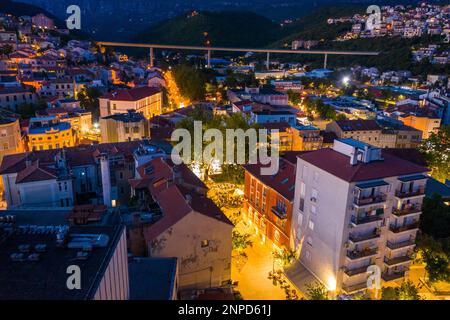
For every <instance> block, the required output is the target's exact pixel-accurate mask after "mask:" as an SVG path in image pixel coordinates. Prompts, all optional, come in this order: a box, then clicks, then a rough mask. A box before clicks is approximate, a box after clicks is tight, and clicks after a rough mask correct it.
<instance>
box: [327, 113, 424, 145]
mask: <svg viewBox="0 0 450 320" xmlns="http://www.w3.org/2000/svg"><path fill="white" fill-rule="evenodd" d="M326 131H327V132H333V133H334V134H336V136H337V137H338V138H342V139H346V138H351V139H355V140H358V141H361V142H363V143H368V144H370V145H373V146H375V147H379V148H415V147H417V146H418V145H419V144H420V142H421V141H422V131H421V130H419V129H417V128H415V127H412V126H410V125H406V124H403V123H402V122H400V121H395V120H393V121H388V120H386V119H384V120H383V119H378V120H361V119H358V120H339V121H333V122H330V123H329V124H327V126H326Z"/></svg>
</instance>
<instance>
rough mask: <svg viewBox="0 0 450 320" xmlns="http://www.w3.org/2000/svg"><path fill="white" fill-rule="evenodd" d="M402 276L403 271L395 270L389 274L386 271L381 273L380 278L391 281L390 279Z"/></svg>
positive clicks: (403, 274)
mask: <svg viewBox="0 0 450 320" xmlns="http://www.w3.org/2000/svg"><path fill="white" fill-rule="evenodd" d="M404 276H405V271H397V272H393V273H391V274H388V273H387V272H383V273H382V274H381V278H382V279H383V280H384V281H392V280H396V279H400V278H403V277H404Z"/></svg>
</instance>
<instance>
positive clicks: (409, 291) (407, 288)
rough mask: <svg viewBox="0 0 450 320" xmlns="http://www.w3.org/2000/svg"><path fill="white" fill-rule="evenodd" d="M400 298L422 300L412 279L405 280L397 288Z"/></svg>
mask: <svg viewBox="0 0 450 320" xmlns="http://www.w3.org/2000/svg"><path fill="white" fill-rule="evenodd" d="M396 291H397V296H398V300H420V296H419V291H418V289H417V287H416V286H415V285H414V284H413V283H412V281H411V280H405V281H403V282H402V284H401V285H400V287H398V288H396Z"/></svg>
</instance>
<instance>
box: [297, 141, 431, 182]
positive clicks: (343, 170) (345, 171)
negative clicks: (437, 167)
mask: <svg viewBox="0 0 450 320" xmlns="http://www.w3.org/2000/svg"><path fill="white" fill-rule="evenodd" d="M382 155H383V158H384V160H380V161H372V162H369V163H362V162H358V164H356V165H353V166H352V165H351V164H350V159H349V157H348V156H346V155H344V154H341V153H339V152H337V151H335V150H333V149H328V148H327V149H320V150H316V151H312V152H307V153H304V154H301V155H299V156H298V157H299V158H300V159H302V160H304V161H306V162H309V163H311V164H312V165H314V166H316V167H318V168H320V169H322V170H324V171H326V172H328V173H330V174H332V175H334V176H336V177H338V178H340V179H342V180H345V181H348V182H355V181H365V180H373V179H380V178H387V177H395V176H402V175H407V174H413V173H423V172H427V171H429V170H428V169H427V168H426V167H423V166H419V165H417V164H414V163H412V162H410V161H406V160H403V159H401V158H398V157H396V156H393V155H392V154H390V153H387V152H384V151H382Z"/></svg>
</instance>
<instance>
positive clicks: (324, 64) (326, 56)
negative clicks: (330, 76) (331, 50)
mask: <svg viewBox="0 0 450 320" xmlns="http://www.w3.org/2000/svg"><path fill="white" fill-rule="evenodd" d="M327 59H328V54H326V53H325V59H324V60H323V68H324V69H326V68H327Z"/></svg>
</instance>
